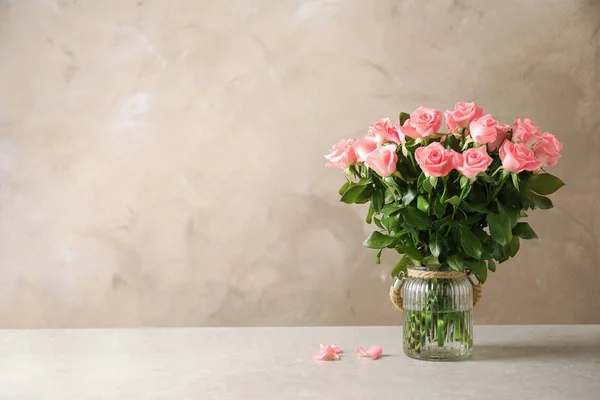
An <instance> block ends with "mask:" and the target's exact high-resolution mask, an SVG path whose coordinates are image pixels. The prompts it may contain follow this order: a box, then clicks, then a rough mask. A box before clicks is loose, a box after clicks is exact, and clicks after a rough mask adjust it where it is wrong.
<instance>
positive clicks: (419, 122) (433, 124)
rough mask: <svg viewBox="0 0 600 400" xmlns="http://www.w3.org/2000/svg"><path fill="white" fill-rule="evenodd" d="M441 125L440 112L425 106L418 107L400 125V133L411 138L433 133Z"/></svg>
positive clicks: (426, 136) (423, 136) (427, 135)
mask: <svg viewBox="0 0 600 400" xmlns="http://www.w3.org/2000/svg"><path fill="white" fill-rule="evenodd" d="M440 126H442V112H441V111H438V110H434V109H432V108H427V107H423V106H421V107H419V108H417V110H416V111H415V112H413V113H412V114H410V118H409V119H407V120H406V122H404V125H403V126H401V127H400V133H402V134H404V135H406V136H410V137H411V138H413V139H419V138H423V139H424V138H428V137H429V136H431V135H435V134H436V133H438V131H439V130H440Z"/></svg>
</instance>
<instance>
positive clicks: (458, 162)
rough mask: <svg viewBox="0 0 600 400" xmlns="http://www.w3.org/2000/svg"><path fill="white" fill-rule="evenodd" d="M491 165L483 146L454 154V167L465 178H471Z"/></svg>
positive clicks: (490, 158) (490, 159)
mask: <svg viewBox="0 0 600 400" xmlns="http://www.w3.org/2000/svg"><path fill="white" fill-rule="evenodd" d="M491 163H492V157H490V156H489V155H488V153H487V151H486V150H485V147H484V146H481V147H477V148H473V149H469V150H467V151H465V152H464V153H462V154H460V153H456V156H455V157H454V167H455V168H456V169H457V170H458V171H459V172H460V173H461V174H463V175H464V176H466V177H467V178H473V177H474V176H477V174H478V173H480V172H485V170H486V169H487V168H488V167H489V166H490V164H491Z"/></svg>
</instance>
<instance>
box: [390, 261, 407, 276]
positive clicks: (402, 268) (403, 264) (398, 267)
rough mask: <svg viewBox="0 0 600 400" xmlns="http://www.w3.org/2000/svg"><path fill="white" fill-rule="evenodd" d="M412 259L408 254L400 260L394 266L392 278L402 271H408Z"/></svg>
mask: <svg viewBox="0 0 600 400" xmlns="http://www.w3.org/2000/svg"><path fill="white" fill-rule="evenodd" d="M410 262H411V259H410V257H408V256H404V257H402V258H401V259H400V261H398V264H396V266H395V267H394V268H392V278H395V277H397V276H398V274H399V273H400V272H404V273H406V270H407V267H408V265H409V264H410Z"/></svg>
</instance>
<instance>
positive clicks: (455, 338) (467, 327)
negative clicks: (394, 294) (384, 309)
mask: <svg viewBox="0 0 600 400" xmlns="http://www.w3.org/2000/svg"><path fill="white" fill-rule="evenodd" d="M409 269H412V270H415V271H426V270H427V269H426V268H421V267H410V268H409ZM401 293H402V306H403V307H402V308H403V309H404V324H403V332H404V353H405V354H406V355H407V356H409V357H412V358H416V359H420V360H433V361H457V360H463V359H467V358H469V357H470V356H471V352H472V348H473V319H472V313H473V288H472V286H471V282H470V281H469V279H468V278H467V277H463V278H457V279H429V278H427V279H425V278H416V277H411V276H410V271H409V274H408V278H407V279H406V281H405V282H404V285H403V286H402V291H401Z"/></svg>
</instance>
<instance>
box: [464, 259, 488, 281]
mask: <svg viewBox="0 0 600 400" xmlns="http://www.w3.org/2000/svg"><path fill="white" fill-rule="evenodd" d="M467 266H468V267H469V269H470V270H471V272H473V273H474V274H475V276H476V277H477V279H478V280H479V282H480V283H482V284H483V283H485V281H486V280H487V268H486V266H485V262H484V261H483V260H480V261H467Z"/></svg>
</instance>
